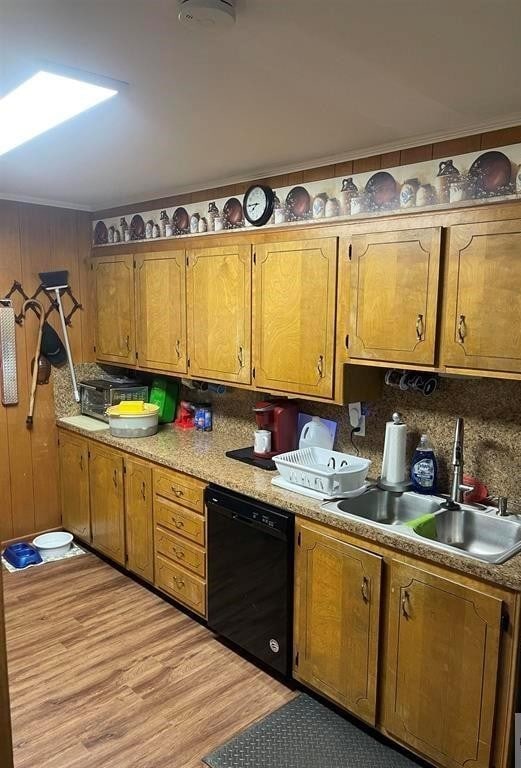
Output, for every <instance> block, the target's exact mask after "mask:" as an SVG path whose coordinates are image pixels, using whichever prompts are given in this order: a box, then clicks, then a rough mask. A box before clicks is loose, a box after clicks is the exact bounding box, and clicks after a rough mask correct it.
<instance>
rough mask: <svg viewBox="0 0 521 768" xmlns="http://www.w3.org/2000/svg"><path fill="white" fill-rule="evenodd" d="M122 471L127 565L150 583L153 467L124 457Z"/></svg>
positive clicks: (152, 549)
mask: <svg viewBox="0 0 521 768" xmlns="http://www.w3.org/2000/svg"><path fill="white" fill-rule="evenodd" d="M125 470H126V471H125V515H126V540H127V568H128V569H129V570H130V571H132V572H133V573H136V574H137V575H138V576H141V578H142V579H145V580H146V581H150V582H153V581H154V522H153V514H152V468H151V467H150V466H149V465H148V464H146V463H145V462H143V461H139V460H138V459H129V458H125Z"/></svg>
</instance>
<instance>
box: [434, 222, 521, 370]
mask: <svg viewBox="0 0 521 768" xmlns="http://www.w3.org/2000/svg"><path fill="white" fill-rule="evenodd" d="M443 362H444V363H445V364H446V365H447V366H453V367H458V368H472V369H481V370H485V371H498V372H500V371H504V372H511V373H521V220H519V219H518V220H513V221H499V222H489V223H486V224H465V225H460V226H455V227H451V228H450V230H449V265H448V284H447V293H446V315H445V336H444V347H443Z"/></svg>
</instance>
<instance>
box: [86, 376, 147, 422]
mask: <svg viewBox="0 0 521 768" xmlns="http://www.w3.org/2000/svg"><path fill="white" fill-rule="evenodd" d="M126 400H143V401H144V402H147V400H148V387H145V386H141V385H138V384H137V383H136V382H135V381H131V380H129V379H85V380H84V381H80V407H81V413H82V415H83V416H92V418H94V419H99V420H100V421H105V422H107V424H108V421H109V417H108V416H107V414H106V411H107V408H110V407H111V406H113V405H118V404H119V403H121V402H122V401H126Z"/></svg>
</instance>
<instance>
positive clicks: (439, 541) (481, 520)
mask: <svg viewBox="0 0 521 768" xmlns="http://www.w3.org/2000/svg"><path fill="white" fill-rule="evenodd" d="M418 535H420V536H421V534H418ZM426 540H428V541H431V542H432V543H433V544H435V545H438V546H440V545H441V546H442V547H443V548H444V549H446V550H447V551H450V550H453V549H457V550H460V551H461V552H465V553H466V554H468V555H471V556H472V557H477V558H478V559H479V560H485V561H487V562H491V563H502V562H504V561H505V560H508V558H509V557H512V555H514V554H515V553H516V552H518V551H520V550H521V525H520V524H519V522H516V521H514V520H509V519H507V518H499V517H495V516H493V515H492V514H490V513H489V514H485V513H483V512H478V511H477V510H474V509H468V508H465V507H462V508H461V509H444V510H442V511H440V512H438V513H437V514H436V536H435V538H434V539H432V538H431V537H430V536H427V537H426Z"/></svg>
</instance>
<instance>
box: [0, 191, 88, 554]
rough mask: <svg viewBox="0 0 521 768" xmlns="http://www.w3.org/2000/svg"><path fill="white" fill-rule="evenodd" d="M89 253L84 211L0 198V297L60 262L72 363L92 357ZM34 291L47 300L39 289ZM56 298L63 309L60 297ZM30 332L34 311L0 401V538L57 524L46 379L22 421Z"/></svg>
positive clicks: (18, 303) (33, 283) (20, 331)
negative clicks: (11, 394) (73, 302)
mask: <svg viewBox="0 0 521 768" xmlns="http://www.w3.org/2000/svg"><path fill="white" fill-rule="evenodd" d="M89 252H90V225H89V215H88V214H87V213H82V212H78V211H71V210H65V209H58V208H49V207H46V206H37V205H28V204H23V203H14V202H10V201H0V253H1V258H0V296H4V295H5V294H6V293H7V291H8V290H9V289H10V288H11V286H12V284H13V281H15V280H17V281H18V282H19V283H21V285H22V286H23V288H24V290H25V292H26V293H27V294H31V293H33V292H34V291H35V290H36V288H37V287H38V285H39V282H40V281H39V277H38V273H39V272H42V271H52V270H54V269H67V270H68V272H69V285H70V286H71V289H72V292H73V294H74V296H75V297H76V298H77V299H78V301H80V302H84V305H85V308H84V310H83V311H82V310H79V311H77V312H76V313H75V314H74V316H73V318H72V321H71V325H70V326H69V327H68V331H69V339H70V343H71V348H72V352H73V355H74V358H75V362H81V361H83V360H91V359H93V357H92V354H93V350H92V347H93V340H92V336H91V334H90V324H91V321H92V320H91V318H92V313H91V312H90V309H91V306H89V302H88V300H87V298H86V286H87V261H86V259H87V258H88V256H89ZM41 298H42V301H43V303H44V306H45V307H47V306H48V300H47V298H46V296H43V297H41ZM22 303H23V298H22V297H21V296H20V295H18V294H15V296H14V306H15V309H16V312H17V313H19V312H20V311H21V308H22ZM64 305H65V311H66V312H67V310H68V308H70V304H69V299H68V297H65V298H64ZM49 322H50V323H51V324H52V325H53V326H54V327H55V328H56V329H57V330H58V333H59V335H60V336H61V335H62V331H61V326H60V323H59V318H58V315H57V313H52V314H51V316H50V318H49ZM37 331H38V323H37V320H36V317H35V315H34V313H33V312H31V311H29V312H28V315H27V318H26V320H25V322H24V324H23V326H17V328H16V343H17V369H18V386H19V403H18V405H17V406H9V407H5V406H0V488H2V492H3V496H2V511H1V513H0V540H4V541H5V540H6V539H10V538H14V537H19V536H26V535H28V534H32V533H34V532H37V531H42V530H46V529H49V528H54V527H56V526H58V525H59V524H60V512H59V504H58V458H57V444H56V428H55V411H54V398H53V388H52V383H50V384H48V385H46V386H43V385H40V386H38V389H37V393H36V406H35V414H34V423H33V427H32V430H29V429H28V428H27V427H26V424H25V419H26V414H27V408H28V403H29V385H30V365H31V360H32V358H33V356H34V351H35V346H36V336H37ZM4 489H5V490H4Z"/></svg>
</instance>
